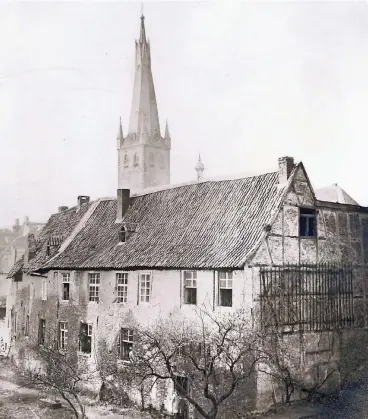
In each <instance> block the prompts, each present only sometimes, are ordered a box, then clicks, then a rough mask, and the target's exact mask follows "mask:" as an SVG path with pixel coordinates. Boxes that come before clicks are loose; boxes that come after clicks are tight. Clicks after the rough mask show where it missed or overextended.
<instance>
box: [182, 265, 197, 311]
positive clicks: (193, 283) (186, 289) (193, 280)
mask: <svg viewBox="0 0 368 419" xmlns="http://www.w3.org/2000/svg"><path fill="white" fill-rule="evenodd" d="M188 274H190V278H186V275H188ZM187 284H189V285H187ZM192 290H195V293H194V292H192ZM192 294H194V295H195V297H194V300H195V302H192V301H189V300H191V299H192V297H193V295H192ZM197 302H198V272H197V271H195V270H185V271H183V304H186V305H197Z"/></svg>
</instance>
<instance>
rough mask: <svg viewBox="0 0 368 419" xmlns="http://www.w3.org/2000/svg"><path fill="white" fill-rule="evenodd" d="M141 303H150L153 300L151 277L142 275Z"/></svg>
mask: <svg viewBox="0 0 368 419" xmlns="http://www.w3.org/2000/svg"><path fill="white" fill-rule="evenodd" d="M139 296H140V298H139V301H140V302H141V303H149V302H150V299H151V275H150V274H141V275H140V292H139Z"/></svg>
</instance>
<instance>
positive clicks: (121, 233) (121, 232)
mask: <svg viewBox="0 0 368 419" xmlns="http://www.w3.org/2000/svg"><path fill="white" fill-rule="evenodd" d="M119 242H120V243H125V242H126V228H125V227H124V226H122V227H121V228H120V230H119Z"/></svg>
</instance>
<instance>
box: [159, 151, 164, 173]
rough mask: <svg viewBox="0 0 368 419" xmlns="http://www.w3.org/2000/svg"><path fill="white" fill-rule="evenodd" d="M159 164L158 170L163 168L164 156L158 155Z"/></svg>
mask: <svg viewBox="0 0 368 419" xmlns="http://www.w3.org/2000/svg"><path fill="white" fill-rule="evenodd" d="M159 164H160V169H164V168H165V159H164V156H163V155H162V154H160V157H159Z"/></svg>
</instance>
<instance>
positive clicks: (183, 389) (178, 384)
mask: <svg viewBox="0 0 368 419" xmlns="http://www.w3.org/2000/svg"><path fill="white" fill-rule="evenodd" d="M174 389H175V391H176V392H177V393H178V394H180V395H185V394H188V390H189V380H188V377H183V376H180V375H175V376H174Z"/></svg>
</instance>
